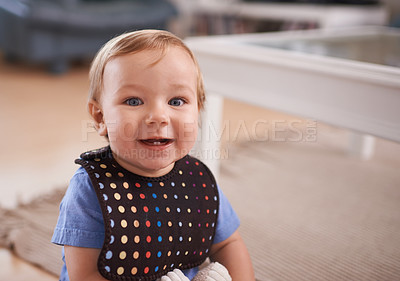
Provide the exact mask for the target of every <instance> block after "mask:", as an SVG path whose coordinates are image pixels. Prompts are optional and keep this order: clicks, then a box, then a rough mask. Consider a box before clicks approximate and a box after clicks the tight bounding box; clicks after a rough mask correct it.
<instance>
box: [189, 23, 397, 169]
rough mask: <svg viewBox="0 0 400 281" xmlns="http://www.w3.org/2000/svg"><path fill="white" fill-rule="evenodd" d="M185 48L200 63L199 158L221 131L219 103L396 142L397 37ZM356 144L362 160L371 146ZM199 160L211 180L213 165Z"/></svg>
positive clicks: (328, 36) (386, 32)
mask: <svg viewBox="0 0 400 281" xmlns="http://www.w3.org/2000/svg"><path fill="white" fill-rule="evenodd" d="M186 43H187V44H188V46H189V47H190V48H191V49H192V50H193V51H194V53H195V55H196V57H197V59H198V61H199V64H200V67H201V69H202V72H203V75H204V80H205V87H206V91H207V93H208V98H209V100H208V101H209V102H208V103H207V105H206V106H207V107H206V111H205V112H204V115H203V119H202V123H203V124H202V127H203V131H205V132H202V138H201V140H200V142H199V145H198V147H197V149H198V150H199V151H202V154H203V155H210V153H209V151H210V150H213V149H214V150H215V149H218V147H219V143H218V140H217V139H216V137H215V134H213V133H212V132H209V131H210V128H211V129H212V130H216V131H218V130H219V128H220V127H219V126H220V121H221V113H222V105H223V97H227V98H231V99H235V100H238V101H242V102H245V103H249V104H254V105H258V106H263V107H265V108H269V109H272V110H276V111H282V112H285V113H288V114H292V115H296V116H300V117H305V118H311V119H315V120H318V121H322V122H325V123H328V124H332V125H335V126H339V127H343V128H347V129H351V130H354V131H357V132H359V133H360V134H361V135H364V134H367V135H373V136H377V137H382V138H386V139H389V140H393V141H397V142H400V68H399V67H400V32H399V31H398V30H394V29H389V28H384V27H368V28H366V27H362V28H361V27H360V28H352V29H330V30H310V31H293V32H277V33H264V34H245V35H226V36H214V37H212V36H211V37H193V38H188V39H187V40H186ZM360 60H363V61H360ZM365 60H370V61H372V62H368V61H365ZM387 63H389V64H392V65H387ZM212 130H211V131H212ZM360 139H361V141H360V147H361V154H363V153H364V154H368V153H370V152H368V149H371V143H373V141H372V142H371V138H370V137H367V138H365V137H361V138H360ZM366 140H367V141H366ZM368 141H369V143H370V144H368ZM356 149H357V147H356ZM367 156H368V155H367ZM206 158H208V159H204V161H205V162H206V163H207V164H208V165H209V166H210V167H211V169H212V170H213V171H214V172H215V173H216V174H218V169H219V163H218V159H216V158H215V157H206Z"/></svg>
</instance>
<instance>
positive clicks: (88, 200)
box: [51, 167, 105, 248]
mask: <svg viewBox="0 0 400 281" xmlns="http://www.w3.org/2000/svg"><path fill="white" fill-rule="evenodd" d="M104 236H105V231H104V222H103V215H102V212H101V209H100V204H99V201H98V200H97V196H96V192H95V190H94V188H93V186H92V183H91V181H90V178H89V175H88V174H87V173H86V171H85V170H84V168H82V167H81V168H79V169H78V170H77V172H76V173H75V175H74V176H73V177H72V179H71V181H70V184H69V186H68V189H67V192H66V193H65V195H64V198H63V199H62V201H61V204H60V214H59V217H58V221H57V225H56V227H55V230H54V233H53V237H52V239H51V242H52V243H55V244H58V245H69V246H76V247H86V248H101V247H102V246H103V242H104Z"/></svg>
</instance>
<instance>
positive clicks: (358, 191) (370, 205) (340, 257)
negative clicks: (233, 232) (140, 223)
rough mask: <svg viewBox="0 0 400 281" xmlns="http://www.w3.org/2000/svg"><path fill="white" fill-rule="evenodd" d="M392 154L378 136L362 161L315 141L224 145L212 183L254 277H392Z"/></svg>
mask: <svg viewBox="0 0 400 281" xmlns="http://www.w3.org/2000/svg"><path fill="white" fill-rule="evenodd" d="M324 130H325V132H326V131H328V133H329V130H334V129H330V128H329V127H326V128H321V129H320V132H321V133H322V131H324ZM339 132H340V131H339ZM335 133H337V132H335ZM336 136H337V135H336ZM342 137H343V138H347V136H346V135H343V133H342ZM339 138H340V133H339ZM342 140H343V139H342ZM399 156H400V150H399V146H398V145H396V144H393V143H390V142H385V141H382V140H379V141H378V143H377V151H376V155H375V156H374V158H373V159H371V160H369V161H362V160H359V159H358V158H356V157H351V156H348V155H347V153H346V151H345V150H343V149H341V148H340V147H338V146H337V143H336V144H334V143H332V144H331V145H329V144H327V143H326V142H325V145H322V144H321V141H319V142H318V143H288V142H263V143H262V142H258V143H249V142H247V143H243V144H241V145H239V146H235V147H233V148H231V149H230V154H229V159H227V160H225V161H223V165H222V171H221V172H222V177H221V180H220V184H221V186H223V187H224V191H225V193H226V194H227V196H228V197H229V198H230V200H231V202H232V204H233V205H234V207H235V208H236V210H237V212H238V213H239V215H240V217H241V220H242V226H241V232H242V236H243V237H244V239H245V241H246V243H247V245H248V247H249V251H250V254H251V256H252V259H253V263H254V267H255V271H256V277H257V279H259V280H305V281H306V280H307V281H311V280H332V281H333V280H400V173H398V171H399V168H400V165H399V164H400V157H399Z"/></svg>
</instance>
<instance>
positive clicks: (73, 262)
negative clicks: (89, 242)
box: [64, 245, 107, 281]
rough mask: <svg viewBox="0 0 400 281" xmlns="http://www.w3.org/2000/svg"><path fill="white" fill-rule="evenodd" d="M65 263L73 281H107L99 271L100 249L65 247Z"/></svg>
mask: <svg viewBox="0 0 400 281" xmlns="http://www.w3.org/2000/svg"><path fill="white" fill-rule="evenodd" d="M64 251H65V262H66V265H67V269H68V276H69V279H70V280H71V281H81V280H85V281H107V279H104V277H102V276H101V275H100V273H99V271H98V269H97V259H98V257H99V255H100V249H94V248H82V247H73V246H67V245H65V246H64Z"/></svg>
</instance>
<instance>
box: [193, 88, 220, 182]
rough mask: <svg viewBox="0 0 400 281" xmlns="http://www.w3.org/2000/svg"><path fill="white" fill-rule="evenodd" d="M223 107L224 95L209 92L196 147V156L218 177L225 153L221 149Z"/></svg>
mask: <svg viewBox="0 0 400 281" xmlns="http://www.w3.org/2000/svg"><path fill="white" fill-rule="evenodd" d="M223 107H224V98H223V97H222V96H220V95H216V94H212V93H207V101H206V104H205V107H204V110H203V112H202V114H201V119H200V129H199V135H198V138H197V143H196V145H195V149H194V156H196V157H197V158H199V159H200V160H201V161H203V162H204V163H205V164H206V165H207V166H208V168H209V169H210V170H211V171H212V172H213V174H214V176H215V178H217V179H218V175H219V160H220V158H221V157H222V156H224V155H225V154H224V153H222V151H221V137H222V132H221V122H222V114H223Z"/></svg>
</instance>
